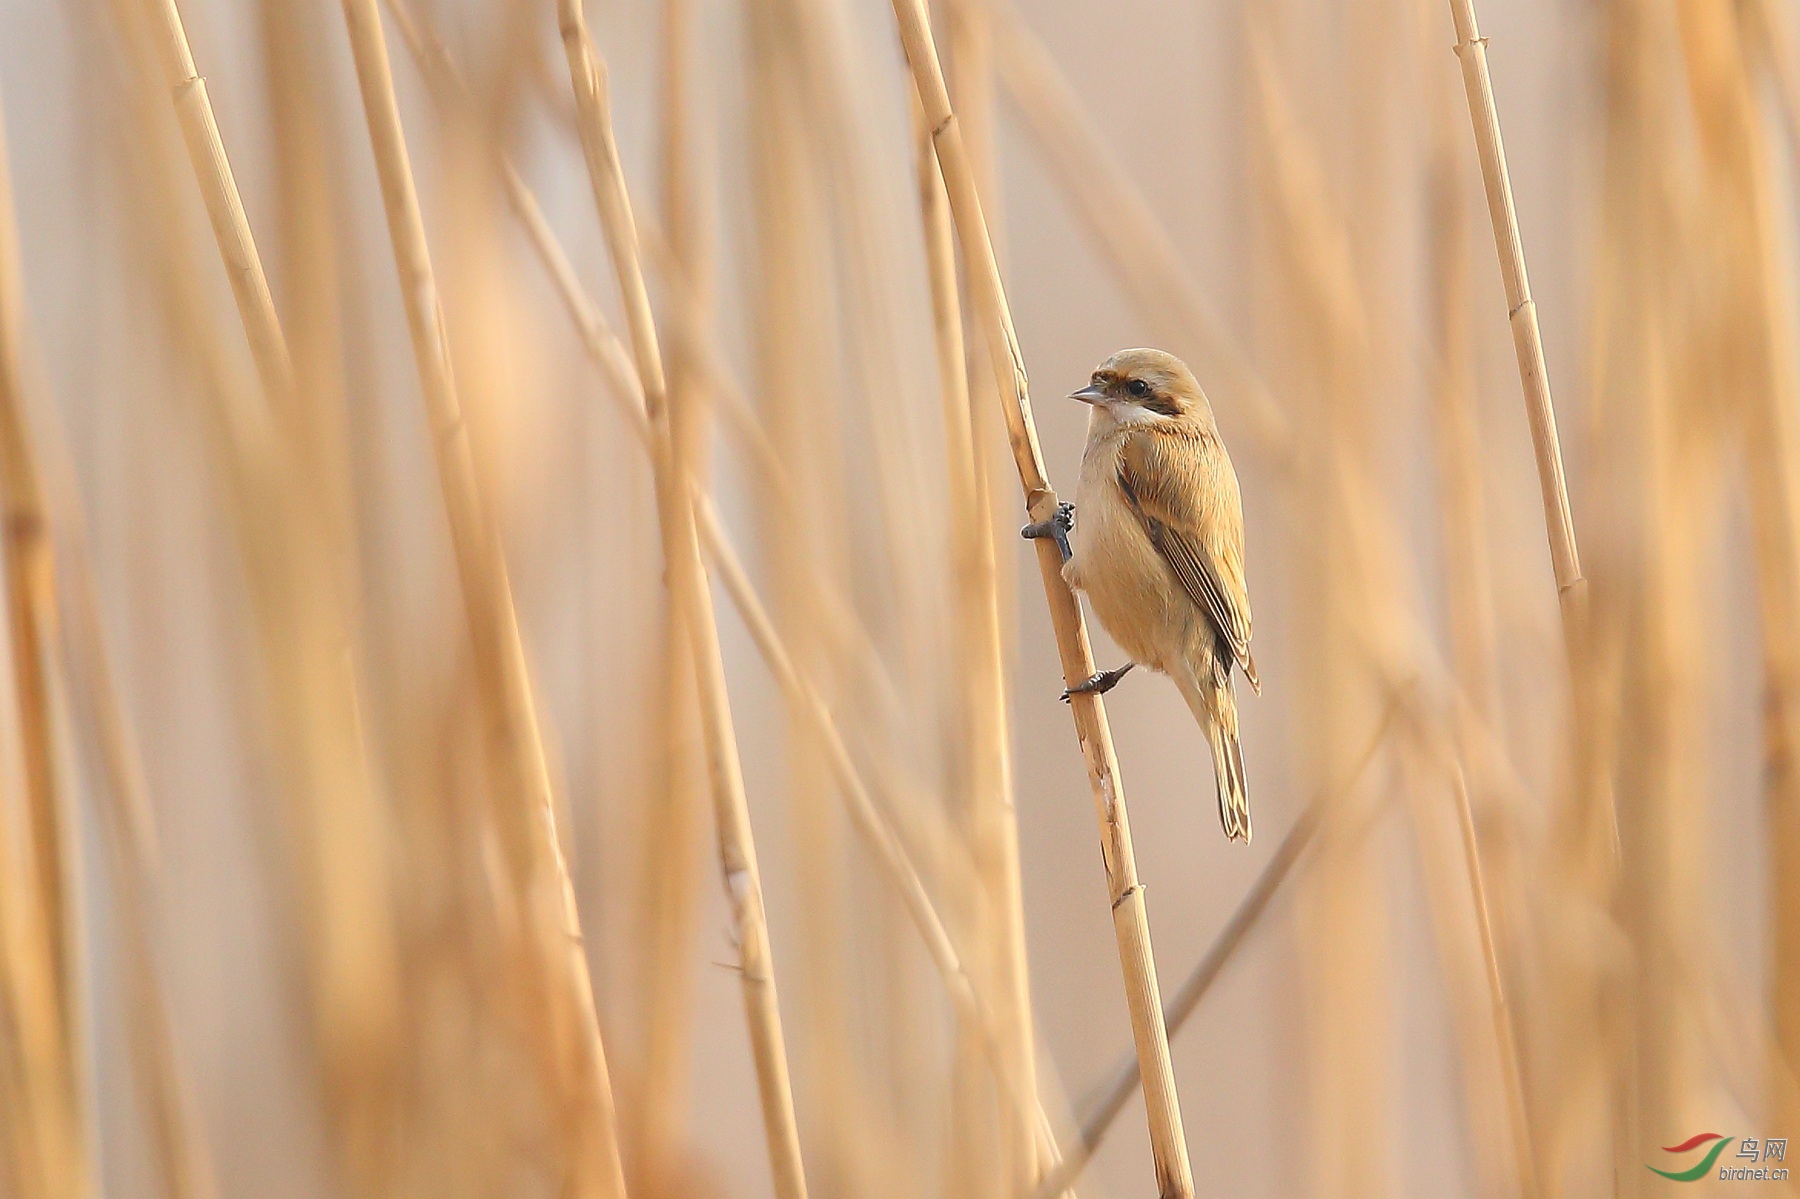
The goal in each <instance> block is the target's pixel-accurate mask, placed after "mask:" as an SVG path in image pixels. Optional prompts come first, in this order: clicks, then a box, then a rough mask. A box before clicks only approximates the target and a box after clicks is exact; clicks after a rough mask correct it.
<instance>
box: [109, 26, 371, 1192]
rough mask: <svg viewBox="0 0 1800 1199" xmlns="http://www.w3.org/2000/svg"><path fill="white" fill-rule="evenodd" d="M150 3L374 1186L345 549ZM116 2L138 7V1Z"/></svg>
mask: <svg viewBox="0 0 1800 1199" xmlns="http://www.w3.org/2000/svg"><path fill="white" fill-rule="evenodd" d="M147 7H148V8H149V10H150V11H151V13H152V14H153V20H152V25H153V31H152V32H151V34H150V37H151V40H153V41H154V42H155V45H156V56H157V58H158V59H159V60H160V63H159V65H160V69H161V72H162V75H163V78H164V81H165V83H166V84H167V86H168V87H169V89H170V92H171V95H172V97H173V99H174V103H175V110H176V116H177V119H178V122H179V124H180V127H181V132H182V137H183V140H184V141H185V143H186V147H187V152H188V158H189V162H190V165H191V166H192V169H193V172H194V178H195V182H196V184H197V186H198V188H199V191H200V196H201V199H202V201H203V203H204V205H205V208H206V211H207V215H208V217H209V218H210V221H211V224H212V229H213V235H214V238H215V240H216V242H217V244H218V250H219V255H220V258H221V259H222V261H223V264H224V266H225V269H226V275H227V278H228V280H229V282H230V284H231V291H232V296H233V299H234V300H235V302H236V306H237V311H238V317H239V321H240V323H241V324H242V326H243V329H244V333H245V336H246V338H247V340H248V342H249V345H250V350H251V356H252V358H253V360H254V362H255V365H256V370H257V374H258V378H259V380H260V382H261V385H262V398H263V405H262V406H260V407H258V406H254V405H249V406H243V407H235V406H234V407H233V408H232V409H231V410H229V411H227V412H225V413H223V414H222V415H223V418H224V426H225V428H226V429H227V433H228V439H229V442H230V445H229V452H230V454H231V456H232V460H231V464H230V469H231V471H232V475H233V481H234V484H235V485H236V486H237V487H238V488H239V489H240V495H241V497H242V498H243V500H244V501H245V506H246V509H247V511H246V513H245V514H244V519H243V523H242V525H241V526H240V529H239V532H240V536H241V538H242V542H241V544H242V545H243V546H244V548H245V551H246V559H247V561H248V564H249V575H250V580H251V585H252V589H253V596H254V599H255V604H256V611H257V623H258V634H259V639H260V647H261V650H262V652H263V654H264V655H265V657H266V658H267V660H268V662H269V664H270V668H271V675H272V679H273V681H272V684H271V692H272V693H273V695H274V696H275V701H276V705H277V707H276V713H277V715H276V724H277V727H278V730H279V732H280V735H281V738H282V743H283V744H282V748H283V751H284V758H285V760H284V766H285V767H286V768H287V770H288V771H289V777H288V780H287V785H288V786H289V787H290V788H291V791H290V795H289V799H290V803H291V805H292V806H291V811H292V812H293V813H294V814H295V816H296V818H297V819H296V821H295V826H294V827H291V828H290V829H289V832H290V835H292V836H293V838H294V840H295V842H296V847H297V852H298V856H299V857H300V860H301V862H302V875H303V877H304V879H305V887H306V892H307V893H306V896H305V899H306V903H305V910H304V911H303V912H302V917H303V921H304V922H305V924H306V927H307V944H308V950H309V953H311V954H312V955H313V958H312V964H313V966H314V967H315V970H314V974H313V977H312V979H311V985H312V987H313V988H314V990H313V1002H314V1019H315V1022H316V1024H317V1027H318V1029H319V1033H320V1037H321V1042H322V1047H323V1054H322V1057H323V1059H324V1065H325V1071H324V1080H325V1083H326V1087H327V1092H328V1095H329V1099H328V1115H329V1118H330V1120H331V1121H332V1122H333V1126H334V1129H335V1131H336V1133H337V1137H338V1141H339V1146H338V1147H339V1150H340V1155H341V1160H342V1163H343V1165H344V1167H345V1169H346V1170H347V1172H348V1174H349V1176H350V1178H351V1185H352V1187H353V1188H354V1189H355V1190H356V1191H357V1192H359V1193H362V1194H373V1193H380V1192H382V1191H383V1190H385V1189H386V1188H387V1186H388V1185H389V1184H390V1183H391V1174H390V1171H391V1169H392V1166H393V1164H394V1158H393V1148H394V1144H393V1140H392V1138H393V1134H394V1131H395V1123H394V1117H395V1090H394V1087H395V1061H394V1059H395V1056H396V1054H397V1047H398V1045H399V1043H400V1037H399V1032H398V1030H399V1027H400V1024H399V1017H398V1006H399V998H398V987H399V982H398V978H397V977H396V963H395V960H394V955H395V949H394V945H393V942H392V925H391V920H392V911H391V899H390V896H389V894H388V891H387V880H386V877H385V875H384V873H383V871H384V867H385V862H384V861H383V860H382V854H383V847H382V843H383V840H384V833H383V829H382V826H381V821H382V817H383V813H382V812H381V810H380V809H379V807H378V805H377V803H376V797H375V793H374V787H373V783H372V780H371V779H370V777H369V774H368V765H367V762H366V761H365V759H364V757H363V746H364V742H363V735H362V730H361V728H360V725H359V715H358V703H357V698H356V684H355V679H354V677H353V666H352V658H351V655H350V654H349V653H347V652H346V642H347V630H348V617H347V615H346V613H345V612H344V610H343V606H342V601H343V595H342V592H341V590H340V588H341V578H340V573H341V563H340V562H338V561H337V560H336V559H334V558H333V557H332V556H331V554H330V551H329V550H328V548H327V546H326V543H325V540H324V538H323V526H322V523H321V521H320V519H319V517H318V514H317V513H316V512H315V511H314V509H313V507H312V506H311V505H309V504H307V503H306V502H304V500H303V499H302V498H301V497H300V496H298V495H297V493H296V490H295V484H296V480H297V478H298V475H297V472H296V471H295V469H294V465H293V459H292V457H291V456H290V455H289V454H288V453H287V452H286V450H287V447H284V446H282V445H281V444H280V443H279V441H278V439H277V438H276V437H275V436H274V435H273V431H272V426H273V423H274V422H275V421H278V420H282V419H288V418H291V416H292V415H293V414H294V413H295V412H296V405H297V402H298V397H297V388H296V382H295V378H294V372H293V364H292V361H291V359H290V358H289V355H288V347H287V342H286V339H285V337H284V335H283V333H282V329H281V324H280V321H279V319H278V318H277V316H276V312H275V306H274V302H273V299H272V297H271V296H270V293H269V286H268V280H267V278H266V276H265V274H264V272H263V267H262V260H261V258H260V256H259V255H258V253H257V248H256V243H255V240H254V238H253V237H252V235H251V231H250V225H249V220H248V218H247V216H246V215H245V212H244V206H243V202H242V199H241V197H240V196H239V194H238V189H237V183H236V180H235V178H234V177H233V175H232V170H231V164H230V160H229V158H228V157H227V155H226V152H225V147H224V143H223V141H222V140H221V138H220V135H219V128H218V124H217V121H216V120H215V118H214V115H213V109H212V104H211V101H210V100H209V99H208V96H207V90H206V83H205V80H203V79H201V78H200V76H199V74H198V72H197V68H196V67H195V64H194V59H193V56H192V54H191V52H190V50H189V48H188V42H187V35H186V32H185V30H184V29H183V27H182V23H181V14H180V12H179V10H178V9H177V7H176V5H175V2H174V0H148V4H147ZM120 8H121V11H122V12H123V13H126V14H128V15H127V20H130V16H129V14H130V10H129V9H128V8H126V7H125V6H124V5H121V6H120ZM128 36H129V35H128ZM148 73H149V72H148V69H146V74H148Z"/></svg>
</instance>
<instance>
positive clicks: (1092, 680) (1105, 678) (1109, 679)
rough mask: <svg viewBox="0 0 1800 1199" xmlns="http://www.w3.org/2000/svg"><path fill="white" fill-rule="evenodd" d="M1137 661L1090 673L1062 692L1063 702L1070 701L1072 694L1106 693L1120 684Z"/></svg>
mask: <svg viewBox="0 0 1800 1199" xmlns="http://www.w3.org/2000/svg"><path fill="white" fill-rule="evenodd" d="M1136 665H1137V663H1136V662H1127V663H1125V665H1123V666H1120V667H1118V668H1117V669H1114V670H1102V671H1100V672H1099V673H1098V674H1092V675H1089V676H1088V677H1087V678H1085V679H1083V680H1081V682H1079V683H1076V684H1075V685H1074V686H1073V687H1070V688H1068V689H1066V690H1065V691H1064V692H1063V693H1062V701H1063V703H1065V704H1066V703H1068V702H1069V697H1070V696H1071V695H1105V694H1106V693H1107V692H1108V691H1111V690H1112V689H1113V688H1114V687H1117V686H1118V685H1119V680H1120V679H1122V678H1124V677H1125V676H1126V675H1127V674H1130V673H1131V668H1132V667H1133V666H1136Z"/></svg>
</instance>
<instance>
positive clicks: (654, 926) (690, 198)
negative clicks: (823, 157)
mask: <svg viewBox="0 0 1800 1199" xmlns="http://www.w3.org/2000/svg"><path fill="white" fill-rule="evenodd" d="M521 7H526V6H521ZM693 8H694V6H693V3H692V0H665V2H664V3H663V5H662V80H661V88H662V106H661V121H662V197H661V198H662V209H663V225H664V227H665V228H666V229H667V230H668V236H669V247H670V251H671V254H672V256H673V257H674V258H675V259H676V261H677V262H678V264H679V266H680V268H681V271H682V274H683V277H684V278H685V279H687V280H688V281H689V283H690V285H691V287H692V289H693V292H694V297H695V307H696V309H697V310H698V315H697V318H696V319H697V320H700V321H705V320H706V319H708V318H707V315H706V314H707V313H708V312H710V309H711V273H712V272H711V265H712V263H711V258H712V246H711V236H710V231H709V230H708V228H707V225H706V217H705V213H704V212H703V211H702V209H703V207H704V205H705V203H706V196H707V192H706V183H707V182H708V181H707V180H706V178H705V173H706V172H705V168H704V167H703V166H701V164H700V161H699V159H700V156H701V154H703V153H705V152H706V151H705V149H704V146H705V140H704V138H703V137H702V136H701V134H702V133H703V130H704V126H703V123H702V118H701V116H700V114H701V112H702V106H701V105H700V104H698V103H696V102H695V101H696V100H697V99H698V97H697V96H696V95H695V92H696V90H697V89H696V77H697V72H696V69H695V61H694V60H695V58H696V45H695V43H696V37H695V34H696V28H695V24H696V22H695V14H694V11H693ZM690 346H691V340H690V339H685V338H681V337H676V338H674V339H673V340H672V342H671V344H670V347H669V395H670V403H671V404H674V405H677V406H681V407H684V408H687V409H690V410H693V411H694V412H695V417H694V419H692V420H691V421H689V422H688V428H687V436H686V437H685V438H683V440H682V442H681V444H679V445H678V446H677V447H676V454H677V457H678V458H679V459H680V462H679V466H678V469H679V472H680V473H681V474H682V475H683V476H684V477H688V478H693V479H696V480H704V479H705V478H706V477H707V459H708V456H709V455H708V451H709V450H710V448H711V444H712V442H711V436H710V434H711V425H710V421H709V420H708V419H707V417H708V415H709V414H708V413H707V412H706V411H705V409H706V408H707V407H709V406H710V400H709V399H708V397H706V396H705V395H704V394H701V393H702V391H703V389H704V388H705V372H704V367H703V366H702V365H701V364H700V363H698V362H696V355H695V354H694V352H693V351H692V349H691V348H690ZM672 599H673V602H672V603H671V604H670V605H669V606H668V607H667V608H665V609H664V610H663V611H662V612H661V613H660V614H659V616H658V624H659V634H660V639H661V644H662V664H661V669H660V670H659V671H658V672H657V678H656V681H655V684H654V685H655V687H656V689H657V696H656V702H657V708H656V712H657V721H658V725H659V726H660V727H658V728H657V729H656V730H655V731H654V733H653V735H652V744H653V746H654V749H653V750H652V752H653V753H655V754H657V755H659V757H658V759H657V761H658V763H659V769H657V770H656V771H655V776H654V779H653V783H652V789H651V792H650V803H651V805H652V807H651V810H650V817H649V819H647V820H646V821H645V822H644V846H643V851H642V853H643V862H644V867H643V870H644V881H643V884H642V885H641V886H640V887H639V888H638V890H639V892H640V894H641V896H642V911H643V914H642V917H641V921H642V927H643V930H644V931H643V935H642V936H641V937H640V938H639V939H638V954H639V962H640V966H639V975H638V977H639V984H638V989H639V993H640V994H641V996H642V1003H641V1008H640V1012H641V1015H640V1016H639V1018H638V1021H637V1024H638V1027H639V1029H640V1030H641V1035H642V1037H643V1040H644V1050H643V1063H642V1068H641V1072H640V1074H641V1076H640V1079H639V1084H638V1088H637V1099H636V1102H635V1104H634V1108H635V1111H634V1113H633V1121H632V1127H633V1131H632V1136H633V1138H634V1141H635V1144H636V1150H635V1153H634V1155H633V1156H634V1158H635V1160H636V1161H637V1162H638V1163H639V1164H638V1166H637V1167H636V1169H637V1171H638V1174H639V1176H640V1177H641V1178H642V1179H644V1181H645V1183H646V1184H647V1189H648V1190H649V1192H650V1193H651V1194H653V1195H656V1194H674V1193H675V1190H676V1188H678V1187H679V1185H680V1184H679V1181H678V1176H677V1173H676V1171H677V1170H678V1168H679V1167H678V1158H677V1154H678V1152H679V1148H680V1145H679V1142H680V1137H681V1121H682V1116H683V1113H684V1109H685V1105H686V1092H687V1078H688V1074H689V1069H690V1061H689V1058H690V1047H691V1043H692V1042H691V1033H692V1029H691V1028H690V1024H691V1022H692V1019H693V1006H694V1004H693V986H692V981H691V980H692V971H691V970H689V968H688V966H689V959H690V957H691V952H692V949H693V942H694V938H695V936H696V934H697V932H698V922H699V902H700V898H701V895H702V891H701V888H700V885H699V883H700V876H699V870H700V868H701V865H702V858H701V855H700V852H699V851H700V849H701V847H702V846H703V845H704V835H705V834H704V828H703V820H704V812H705V810H704V807H703V806H702V805H703V803H704V798H703V796H702V794H701V783H700V779H699V778H698V777H697V776H698V770H697V766H698V761H697V759H698V757H699V755H698V752H697V750H698V746H697V744H696V740H697V736H698V729H699V721H700V716H699V711H698V709H697V707H696V696H695V693H694V678H695V675H694V665H693V661H692V657H693V654H692V650H691V649H690V647H689V644H688V639H687V632H686V623H687V622H686V618H685V616H684V615H683V613H682V605H681V601H680V598H679V597H672Z"/></svg>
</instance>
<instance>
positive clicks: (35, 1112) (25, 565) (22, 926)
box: [0, 119, 93, 1199]
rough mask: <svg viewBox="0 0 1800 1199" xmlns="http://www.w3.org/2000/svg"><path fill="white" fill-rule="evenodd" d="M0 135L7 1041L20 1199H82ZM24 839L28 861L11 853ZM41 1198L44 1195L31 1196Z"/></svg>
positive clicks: (43, 607)
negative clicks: (11, 768) (8, 709)
mask: <svg viewBox="0 0 1800 1199" xmlns="http://www.w3.org/2000/svg"><path fill="white" fill-rule="evenodd" d="M18 245H19V243H18V236H17V226H16V224H15V221H14V215H13V199H12V180H11V171H10V168H9V165H8V159H7V144H6V136H5V123H4V120H3V119H0V522H3V525H0V530H3V543H4V564H5V575H6V577H5V587H6V606H7V625H8V633H9V636H10V639H11V646H10V654H9V656H10V657H11V659H12V668H13V688H14V702H15V704H16V705H17V711H18V717H19V728H18V735H19V747H20V750H21V753H22V757H23V759H24V761H23V763H22V766H23V771H22V773H23V776H24V780H23V781H24V785H25V795H24V797H23V799H24V805H23V811H20V812H17V813H7V812H5V811H0V823H4V824H6V825H8V826H9V827H8V828H7V829H6V830H4V831H0V873H5V874H7V875H9V876H11V880H12V881H11V882H9V883H8V884H0V926H3V927H0V954H3V955H4V957H5V958H6V962H5V963H4V964H0V992H3V994H0V1039H4V1040H5V1041H6V1042H7V1046H6V1056H7V1058H8V1059H9V1060H8V1063H7V1066H8V1069H7V1073H8V1074H9V1075H10V1078H9V1080H8V1081H9V1084H10V1086H9V1089H10V1090H11V1091H12V1092H13V1093H14V1094H15V1095H16V1096H17V1099H16V1100H14V1102H16V1103H17V1104H18V1107H19V1109H20V1110H17V1111H15V1112H12V1113H10V1114H9V1116H8V1123H9V1124H11V1125H12V1126H13V1127H15V1128H16V1129H17V1130H18V1134H19V1136H20V1142H19V1144H18V1147H17V1148H16V1149H15V1151H14V1152H15V1154H19V1155H21V1160H19V1161H18V1163H17V1166H18V1169H19V1170H20V1171H21V1172H22V1173H23V1174H24V1177H23V1178H22V1179H21V1182H22V1183H23V1185H21V1188H20V1189H21V1193H22V1199H36V1197H37V1196H43V1197H44V1199H80V1197H81V1196H84V1195H86V1194H87V1193H88V1192H89V1190H90V1189H91V1187H92V1185H93V1183H92V1179H91V1170H90V1167H89V1164H88V1160H87V1140H88V1134H87V1132H86V1127H85V1126H86V1119H85V1115H86V1110H87V1109H86V1104H85V1101H84V1090H85V1086H84V1073H85V1070H86V1066H85V1064H84V1053H83V1051H84V1048H85V1036H84V1034H83V1031H82V1022H83V1020H84V1019H85V1015H84V1012H85V1004H84V1002H83V999H82V996H81V991H80V960H79V959H80V953H81V938H80V933H79V929H78V925H77V919H78V912H79V908H78V906H77V899H76V893H75V888H76V886H77V877H76V874H75V863H76V858H75V856H74V855H75V853H76V852H77V849H78V846H79V843H80V830H79V828H78V827H77V826H76V825H75V824H74V820H73V817H74V811H73V807H72V796H70V795H69V794H68V793H67V791H66V790H65V789H64V787H63V786H62V785H61V784H62V781H63V780H62V779H61V778H60V777H59V772H58V770H57V740H56V727H55V723H53V722H55V720H56V716H55V713H54V712H53V710H52V704H53V702H54V698H55V697H54V695H53V690H54V688H55V682H54V680H53V678H52V675H51V672H53V671H54V670H55V667H56V658H55V656H54V648H53V642H54V639H55V637H56V629H57V613H56V595H55V575H54V569H55V568H54V564H53V562H52V558H51V547H50V540H49V536H50V529H49V523H48V518H47V515H46V513H45V510H44V501H43V491H42V485H41V482H40V479H39V476H38V472H37V467H36V463H35V461H34V459H33V457H32V454H31V448H30V445H29V441H28V436H29V435H28V433H27V430H26V426H25V419H26V418H25V404H26V400H25V395H24V378H23V345H22V342H23V337H24V320H25V314H24V290H23V283H22V281H21V278H20V270H19V251H18ZM14 830H20V831H23V833H24V835H25V838H26V840H27V842H28V852H27V853H26V854H24V855H22V856H14V855H13V854H12V853H11V852H10V851H9V847H8V846H7V845H6V842H7V841H10V839H11V834H12V832H13V831H14ZM34 1184H35V1185H34Z"/></svg>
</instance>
